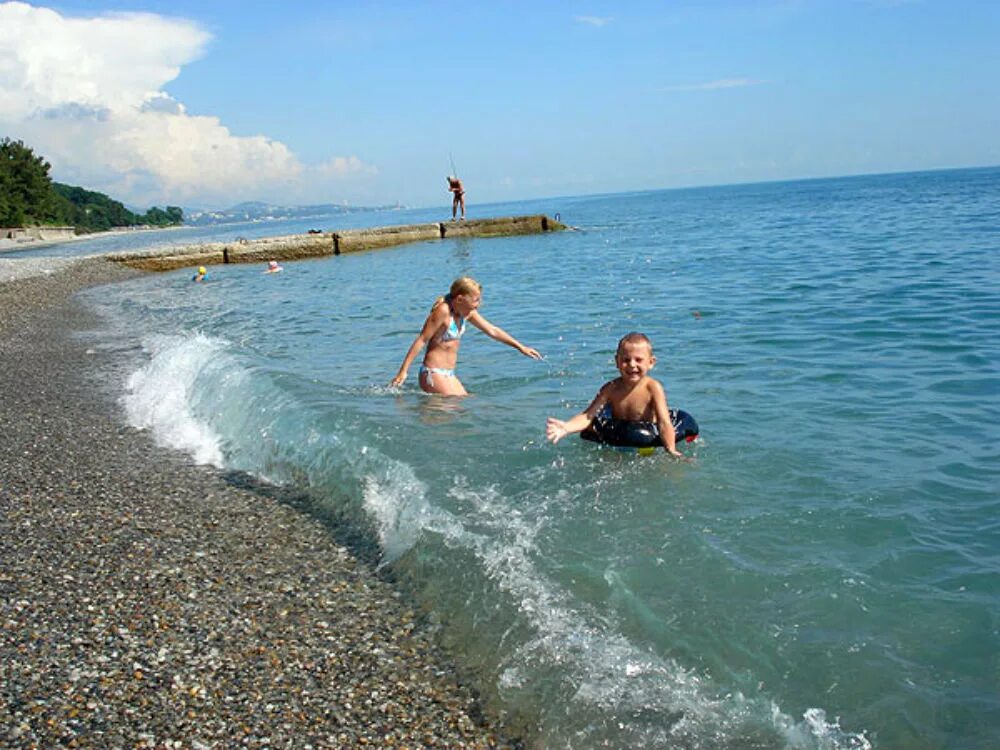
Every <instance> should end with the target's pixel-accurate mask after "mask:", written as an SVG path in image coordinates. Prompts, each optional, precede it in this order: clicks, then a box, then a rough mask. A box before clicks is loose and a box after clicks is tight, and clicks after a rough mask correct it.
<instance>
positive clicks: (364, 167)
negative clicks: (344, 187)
mask: <svg viewBox="0 0 1000 750" xmlns="http://www.w3.org/2000/svg"><path fill="white" fill-rule="evenodd" d="M313 169H314V171H315V172H316V173H317V174H318V175H320V176H321V177H347V176H349V175H354V174H361V175H376V174H378V170H377V169H376V168H375V167H373V166H372V165H370V164H366V163H365V162H363V161H361V159H359V158H358V157H356V156H335V157H334V158H332V159H330V160H329V161H325V162H323V163H322V164H319V165H317V166H316V167H314V168H313Z"/></svg>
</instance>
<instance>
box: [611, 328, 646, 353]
mask: <svg viewBox="0 0 1000 750" xmlns="http://www.w3.org/2000/svg"><path fill="white" fill-rule="evenodd" d="M625 344H645V345H646V346H648V347H649V356H650V357H652V356H653V342H652V341H650V340H649V336H647V335H646V334H644V333H639V332H638V331H632V332H631V333H626V334H625V335H624V336H622V337H621V339H619V341H618V349H616V350H615V359H618V356H619V355H620V354H621V353H622V347H623V346H625Z"/></svg>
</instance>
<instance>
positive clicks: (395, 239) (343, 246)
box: [108, 215, 567, 271]
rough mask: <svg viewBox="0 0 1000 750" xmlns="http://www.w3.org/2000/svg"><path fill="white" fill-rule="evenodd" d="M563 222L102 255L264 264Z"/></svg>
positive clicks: (466, 225) (155, 267)
mask: <svg viewBox="0 0 1000 750" xmlns="http://www.w3.org/2000/svg"><path fill="white" fill-rule="evenodd" d="M566 228H567V227H566V225H565V224H562V223H560V222H558V221H555V220H554V219H550V218H549V217H548V216H543V215H534V216H502V217H496V218H491V219H470V220H467V221H453V222H439V223H436V224H405V225H401V226H392V227H369V228H366V229H345V230H342V231H339V232H338V231H333V232H310V233H308V234H295V235H287V236H284V237H263V238H261V239H254V240H246V239H238V240H234V241H232V242H210V243H203V244H199V245H188V246H184V247H170V248H159V249H156V250H148V251H130V252H122V253H113V254H111V255H109V256H108V257H109V258H110V259H111V260H114V261H117V262H118V263H122V264H124V265H127V266H130V267H132V268H138V269H141V270H143V271H172V270H174V269H177V268H186V267H190V266H209V265H217V264H220V263H264V262H267V261H269V260H278V261H282V260H283V261H289V260H301V259H303V258H320V257H324V256H327V255H341V254H343V253H354V252H361V251H364V250H378V249H381V248H385V247H396V246H398V245H404V244H408V243H411V242H430V241H438V240H442V239H453V238H458V237H509V236H513V235H519V234H541V233H543V232H558V231H561V230H563V229H566Z"/></svg>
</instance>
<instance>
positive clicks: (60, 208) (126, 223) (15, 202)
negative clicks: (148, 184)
mask: <svg viewBox="0 0 1000 750" xmlns="http://www.w3.org/2000/svg"><path fill="white" fill-rule="evenodd" d="M49 169H50V165H49V163H48V162H47V161H45V159H43V158H42V157H40V156H35V154H34V152H33V151H32V150H31V149H30V148H28V147H27V146H25V145H24V144H23V143H22V142H21V141H12V140H11V139H9V138H4V139H2V140H0V226H4V227H20V226H37V225H46V224H48V225H53V224H57V225H73V226H74V227H76V231H77V232H78V233H84V232H99V231H102V230H106V229H113V228H115V227H134V226H142V225H151V226H160V227H163V226H171V225H174V224H182V223H183V222H184V212H183V211H182V210H181V209H180V208H178V207H177V206H167V208H166V210H163V209H160V208H157V207H155V206H154V207H153V208H151V209H149V211H147V212H146V213H145V214H141V215H139V214H135V213H133V212H132V211H130V210H129V209H127V208H126V207H125V206H124V205H123V204H122V203H120V202H119V201H116V200H113V199H111V198H109V197H108V196H106V195H105V194H104V193H98V192H95V191H93V190H86V189H84V188H81V187H76V186H74V185H63V184H61V183H58V182H52V180H51V179H50V178H49Z"/></svg>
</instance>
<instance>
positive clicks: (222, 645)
mask: <svg viewBox="0 0 1000 750" xmlns="http://www.w3.org/2000/svg"><path fill="white" fill-rule="evenodd" d="M136 273H137V272H135V271H131V270H128V269H124V268H121V267H115V266H113V265H112V264H110V263H109V262H107V261H103V260H96V259H95V260H92V261H83V262H79V263H76V264H73V265H71V266H70V267H69V268H68V269H66V270H62V271H59V272H57V273H51V274H47V275H43V276H34V277H32V278H24V279H19V280H17V281H14V282H12V283H5V284H0V362H2V364H3V366H2V367H0V446H2V456H3V463H2V466H0V746H2V747H10V748H33V747H37V748H50V747H57V746H58V747H79V748H91V747H92V748H144V747H145V748H192V749H195V750H198V749H202V748H232V747H249V748H263V747H269V748H278V747H280V748H358V747H366V746H367V747H379V748H385V747H409V748H424V747H438V748H494V747H501V748H508V747H517V746H518V744H517V743H516V742H513V741H510V740H505V739H503V736H502V731H501V728H499V727H498V726H497V725H496V724H493V723H490V721H489V720H487V719H486V718H484V716H483V715H482V712H481V711H480V707H479V704H478V702H477V701H476V699H475V696H474V695H473V692H472V691H471V689H470V688H469V687H468V686H466V685H463V684H462V683H461V681H460V680H459V678H458V677H457V676H456V672H455V670H454V669H453V668H452V664H451V662H450V660H449V658H448V656H447V654H445V653H443V652H442V651H441V650H440V648H439V647H438V645H436V641H435V638H434V633H433V630H432V628H431V627H430V626H429V625H428V623H427V621H426V618H423V617H421V616H420V615H419V614H418V613H416V612H415V611H413V610H412V609H411V608H410V607H408V606H407V604H406V603H405V602H404V601H403V600H402V599H401V597H400V596H399V594H398V593H397V592H396V591H395V590H394V589H393V588H392V585H391V583H390V582H389V581H387V580H385V579H384V578H382V577H380V576H379V575H377V574H376V572H375V571H374V570H373V569H372V567H371V566H370V565H369V564H367V563H366V562H364V561H362V560H359V558H358V557H357V556H356V555H354V554H352V551H351V549H349V548H348V547H346V546H343V545H341V544H340V543H338V541H337V534H336V533H334V531H333V530H332V529H331V528H330V526H329V525H326V524H325V523H324V522H321V521H319V520H317V519H316V518H315V517H313V516H311V515H309V514H307V513H304V512H303V511H301V510H299V509H297V508H296V507H295V506H294V505H293V504H290V503H288V502H283V501H281V499H280V493H273V494H271V495H269V494H268V493H266V492H260V491H253V490H251V489H247V488H245V487H241V486H240V485H239V483H238V482H234V481H232V478H231V477H228V476H227V475H226V474H225V473H224V472H221V471H218V470H215V469H212V468H210V467H204V466H196V465H194V464H193V463H192V462H191V461H190V459H188V458H187V457H186V456H184V455H182V454H180V453H178V452H175V451H172V450H169V449H166V448H161V447H158V446H156V445H155V444H154V443H153V441H152V440H151V438H150V437H149V435H148V434H147V433H144V432H140V431H137V430H135V429H132V428H130V427H128V426H127V425H126V424H125V423H124V420H123V419H122V417H121V415H120V407H119V406H118V404H117V403H116V401H115V398H114V397H113V395H112V393H113V390H114V389H113V388H111V387H108V385H107V382H106V381H107V375H106V374H105V375H101V373H103V372H105V369H106V368H105V367H103V366H102V363H101V358H102V357H105V356H110V355H108V354H105V353H102V352H101V351H100V350H99V349H98V350H96V351H95V350H94V349H89V348H88V339H87V337H86V336H85V335H81V334H80V333H79V332H80V331H82V330H86V329H88V328H91V329H93V328H95V327H97V326H99V321H97V320H95V319H94V318H93V317H92V315H91V314H90V313H89V312H88V311H87V310H86V309H85V308H84V307H83V306H82V304H81V303H79V302H77V301H74V300H73V299H72V294H73V292H75V291H77V290H79V289H81V288H83V287H86V286H92V285H94V284H99V283H105V282H109V281H114V280H118V279H124V278H127V277H129V276H133V275H136ZM101 377H103V378H104V379H105V384H104V386H103V387H102V385H101V382H100V378H101Z"/></svg>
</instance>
